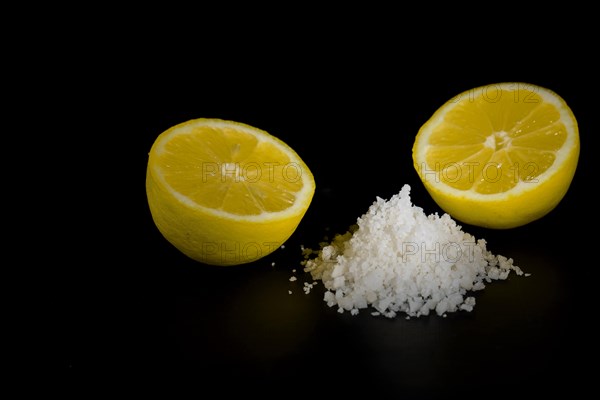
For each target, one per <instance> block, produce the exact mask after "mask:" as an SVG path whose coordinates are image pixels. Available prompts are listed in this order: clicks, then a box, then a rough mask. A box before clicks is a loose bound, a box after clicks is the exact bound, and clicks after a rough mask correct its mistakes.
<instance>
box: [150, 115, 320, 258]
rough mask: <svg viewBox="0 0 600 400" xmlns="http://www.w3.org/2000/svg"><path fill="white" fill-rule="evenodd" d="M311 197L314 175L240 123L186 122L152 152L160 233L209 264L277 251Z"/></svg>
mask: <svg viewBox="0 0 600 400" xmlns="http://www.w3.org/2000/svg"><path fill="white" fill-rule="evenodd" d="M314 191H315V181H314V178H313V175H312V173H311V171H310V169H309V168H308V166H307V165H306V164H305V163H304V161H303V160H302V159H301V158H300V156H299V155H298V154H297V153H296V152H295V151H294V150H293V149H292V148H291V147H290V146H288V145H287V144H286V143H284V142H282V141H281V140H279V139H277V138H276V137H274V136H272V135H271V134H269V133H267V132H265V131H263V130H260V129H258V128H255V127H252V126H249V125H246V124H243V123H239V122H234V121H226V120H221V119H206V118H201V119H194V120H190V121H187V122H183V123H181V124H178V125H176V126H173V127H171V128H170V129H168V130H166V131H165V132H163V133H161V134H160V135H159V136H158V137H157V138H156V140H155V142H154V144H153V145H152V148H151V149H150V153H149V158H148V166H147V173H146V194H147V197H148V204H149V207H150V212H151V214H152V218H153V220H154V222H155V224H156V226H157V227H158V229H159V231H160V232H161V233H162V235H163V236H164V237H165V238H166V239H167V240H168V241H169V242H171V243H172V244H173V245H174V246H175V247H176V248H177V249H179V250H180V251H181V252H183V253H184V254H186V255H187V256H189V257H191V258H192V259H194V260H197V261H200V262H203V263H206V264H212V265H237V264H245V263H249V262H252V261H255V260H258V259H260V258H262V257H264V256H266V255H267V254H270V253H271V252H273V251H274V250H275V249H277V248H279V247H280V246H281V245H282V244H283V243H284V242H285V241H286V240H287V239H288V238H289V237H290V236H291V235H292V233H293V232H294V231H295V230H296V228H297V227H298V225H299V223H300V221H301V219H302V218H303V216H304V215H305V213H306V211H307V209H308V207H309V205H310V203H311V200H312V197H313V194H314Z"/></svg>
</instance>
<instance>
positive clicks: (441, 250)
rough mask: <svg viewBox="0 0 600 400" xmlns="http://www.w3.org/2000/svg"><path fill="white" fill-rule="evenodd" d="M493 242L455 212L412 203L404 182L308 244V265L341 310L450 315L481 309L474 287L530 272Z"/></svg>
mask: <svg viewBox="0 0 600 400" xmlns="http://www.w3.org/2000/svg"><path fill="white" fill-rule="evenodd" d="M486 246H487V242H486V241H485V240H484V239H476V238H474V237H473V236H472V235H470V234H468V233H466V232H463V231H462V229H461V227H460V226H459V225H457V224H456V222H455V221H454V220H453V219H452V218H451V217H450V216H449V215H448V214H443V215H442V216H438V215H437V214H431V215H426V214H425V213H424V212H423V209H422V208H420V207H416V206H414V205H413V204H412V203H411V200H410V186H408V185H404V186H403V187H402V190H400V192H399V193H398V194H396V195H394V196H392V197H391V198H390V199H389V200H388V201H385V200H383V199H382V198H380V197H377V198H376V199H375V201H374V202H373V204H372V205H371V207H369V209H368V210H367V212H366V213H365V214H364V215H362V216H361V217H359V218H357V223H356V225H354V226H352V227H351V228H350V230H349V231H348V232H346V233H345V234H343V235H335V236H334V237H333V240H332V241H331V242H329V243H327V242H323V243H321V244H320V247H321V249H320V250H318V251H317V250H311V249H305V248H304V247H302V252H303V255H304V257H305V260H304V261H303V263H302V264H303V266H304V271H305V272H308V273H310V274H311V275H312V278H313V280H315V281H318V280H321V281H322V282H323V285H324V286H325V289H326V292H325V294H324V296H323V300H324V301H325V302H326V303H327V305H328V306H329V307H334V306H337V307H338V312H340V313H342V312H344V311H345V310H348V311H350V313H351V314H352V315H356V314H357V313H358V310H359V309H363V308H367V307H371V308H372V309H373V312H371V315H375V316H378V315H384V316H386V317H388V318H393V317H395V316H396V315H397V314H398V313H399V312H401V313H405V314H406V317H407V318H410V317H419V316H426V315H429V313H430V312H431V311H434V310H435V312H436V314H438V315H440V316H445V315H447V314H448V313H449V312H455V311H458V310H464V311H472V310H473V307H474V306H475V299H474V298H473V297H470V296H466V295H467V293H468V291H477V290H483V289H484V288H485V283H489V282H492V281H495V280H504V279H507V278H508V277H509V274H510V273H511V272H514V273H516V274H517V275H523V271H522V270H521V269H520V268H519V267H517V266H516V265H514V264H513V263H514V261H513V259H512V258H507V257H504V256H501V255H494V254H492V253H491V252H490V251H488V250H487V247H486ZM526 275H528V274H526ZM306 288H307V286H305V291H306Z"/></svg>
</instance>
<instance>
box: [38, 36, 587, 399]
mask: <svg viewBox="0 0 600 400" xmlns="http://www.w3.org/2000/svg"><path fill="white" fill-rule="evenodd" d="M308 26H310V24H309V25H308ZM305 28H306V29H308V27H305ZM248 29H250V27H248ZM361 32H364V31H361V30H358V31H356V32H355V34H354V35H350V36H348V35H343V34H342V33H339V32H338V33H336V32H334V31H329V32H327V34H324V35H322V36H319V37H315V38H314V39H309V38H307V37H304V36H303V35H298V36H297V37H295V38H294V39H293V40H292V39H290V38H287V37H286V38H282V39H281V41H274V40H273V37H276V36H277V31H275V30H268V29H267V30H265V32H264V35H261V36H259V37H254V36H252V38H247V37H246V36H245V35H241V34H239V35H236V39H235V40H233V41H231V42H230V41H225V43H222V42H219V43H218V45H217V44H215V43H214V42H213V40H214V37H213V36H211V37H206V36H203V35H202V34H201V33H198V34H197V36H196V37H197V41H192V42H193V43H190V44H187V43H186V45H185V46H180V47H178V46H177V45H178V43H176V42H175V41H164V40H161V36H160V34H158V35H156V36H152V37H151V38H150V39H148V38H146V40H145V41H144V43H145V44H144V47H143V49H140V47H139V42H138V41H137V39H136V38H137V36H135V35H134V36H133V37H131V36H130V37H128V40H126V41H124V42H121V43H120V45H121V46H120V47H119V48H118V49H113V47H111V46H106V47H103V46H99V47H100V48H102V49H101V50H100V51H99V52H90V53H86V54H85V57H84V58H83V59H81V60H79V63H78V64H77V66H78V69H79V71H80V73H81V71H84V72H83V73H81V74H80V75H79V77H78V78H73V77H72V76H69V73H68V72H67V73H66V74H65V71H62V73H61V74H60V75H59V78H58V79H54V80H53V83H52V84H51V85H50V87H51V88H52V89H53V90H54V91H52V93H55V90H58V89H59V88H61V87H63V86H62V84H63V83H65V82H67V81H68V82H69V84H68V91H67V92H66V96H67V97H68V98H69V100H63V101H61V104H60V106H61V107H58V108H59V110H60V111H58V112H54V113H52V117H51V121H53V122H54V123H56V124H61V126H64V125H65V121H68V124H69V126H68V129H69V130H71V131H73V132H75V133H76V134H77V135H78V136H76V137H78V138H79V139H80V142H77V143H76V144H75V146H77V147H78V148H79V150H80V151H78V152H73V153H70V154H69V156H68V157H66V158H62V159H61V160H59V161H58V165H59V167H60V169H61V171H65V173H64V174H63V175H62V179H61V181H60V182H59V183H60V184H62V185H64V187H70V188H71V189H72V187H73V185H76V187H77V188H78V198H77V199H78V200H77V201H75V200H70V201H69V202H66V201H57V207H58V206H60V209H61V210H64V212H66V213H68V214H69V215H70V216H72V217H74V218H71V219H70V220H72V221H70V223H71V224H72V225H70V227H71V228H73V229H72V230H70V232H75V233H74V234H71V235H68V237H65V236H63V235H60V234H58V233H56V232H57V231H55V230H54V229H53V228H50V227H57V226H60V225H62V224H64V222H63V221H64V219H63V218H62V217H61V215H59V214H58V213H57V214H56V215H54V216H53V217H52V218H53V219H52V220H51V221H49V224H48V225H47V226H49V228H48V232H49V233H50V234H52V235H55V236H58V237H56V239H58V243H59V244H58V245H56V246H52V247H51V249H49V250H48V252H47V253H46V256H49V257H52V258H54V259H58V260H60V263H61V264H62V265H63V266H64V267H62V268H60V269H59V270H58V272H53V273H52V274H50V273H47V275H48V276H51V277H52V280H53V282H55V283H56V285H54V290H53V291H52V294H51V297H48V298H46V299H45V300H44V301H43V302H41V303H42V304H40V306H42V307H46V308H48V310H49V311H51V312H50V315H51V320H52V324H51V327H50V328H48V326H47V325H44V327H45V328H44V329H45V330H48V329H49V330H51V331H52V332H53V333H56V335H53V336H52V337H56V338H57V339H54V340H53V341H51V342H50V345H51V347H52V348H53V349H54V350H55V352H54V353H56V354H55V355H56V356H57V357H56V358H55V359H56V360H58V363H57V364H58V368H59V369H60V370H61V371H63V372H64V373H65V376H66V377H67V380H66V381H65V382H66V386H65V388H66V390H67V391H74V392H76V393H87V392H94V391H97V390H102V389H108V390H111V391H112V390H113V389H114V390H120V391H132V392H140V391H143V392H144V393H155V392H157V391H159V390H160V391H162V390H165V391H166V393H173V392H174V391H180V390H185V391H187V392H188V393H191V394H192V395H202V394H206V393H208V392H209V391H210V390H217V391H218V393H221V394H223V395H226V394H229V393H231V392H233V391H236V390H243V391H244V392H245V393H247V394H250V393H256V394H264V395H268V394H269V395H270V394H274V395H278V396H287V395H294V394H301V395H306V396H313V395H319V394H336V395H341V394H353V393H356V392H357V391H360V390H364V389H367V390H368V392H367V393H369V394H370V395H371V396H374V397H379V396H381V397H383V396H407V395H410V396H414V397H416V398H423V397H428V396H430V395H440V394H448V393H450V394H456V395H458V394H464V395H467V396H470V395H477V394H478V393H485V396H486V397H490V396H492V397H493V396H494V395H496V394H502V395H505V394H508V393H511V392H512V391H513V390H517V389H518V390H520V392H519V393H538V394H541V393H544V394H545V393H552V392H554V391H555V390H558V389H565V388H569V389H572V390H579V389H581V388H582V387H583V386H584V385H586V384H587V383H588V381H587V374H586V370H585V367H584V366H583V364H582V362H581V361H580V360H581V359H585V358H586V357H588V356H589V353H590V351H591V349H592V347H591V346H590V343H591V337H592V333H591V331H592V330H591V328H589V326H590V325H589V324H591V322H592V320H593V313H591V312H590V308H589V307H590V306H589V304H591V303H589V302H588V299H589V298H590V297H591V295H590V293H592V292H593V289H592V287H593V285H592V284H593V282H594V276H595V271H594V269H595V268H596V264H597V263H596V262H595V261H593V260H594V257H593V256H592V252H593V250H594V248H595V247H594V245H593V244H592V243H591V240H588V239H586V238H587V237H589V235H588V234H587V233H585V232H584V231H583V230H582V228H581V227H583V226H585V224H586V223H589V222H592V223H593V222H594V221H595V215H593V212H592V210H593V209H594V208H593V203H592V200H591V197H592V196H593V195H592V194H591V192H590V189H589V187H590V186H589V184H590V182H593V179H594V178H593V176H592V175H591V174H592V172H591V171H592V168H593V167H592V165H593V148H594V147H593V145H592V143H593V141H594V140H595V135H596V131H597V128H596V118H595V117H596V114H597V112H596V111H595V106H594V105H592V104H591V103H593V101H592V102H591V101H590V96H592V99H593V96H596V95H597V88H598V87H597V79H596V78H595V77H593V76H592V75H590V74H588V72H589V71H591V70H592V66H591V65H590V64H589V60H587V59H584V58H583V57H582V55H579V54H577V55H576V56H573V55H571V56H573V57H570V58H568V59H566V58H561V57H559V58H558V59H556V60H554V59H553V60H552V62H551V61H549V60H547V59H545V58H544V57H541V56H539V54H538V55H535V56H534V55H532V54H530V53H528V52H527V51H522V52H518V51H517V50H515V49H516V47H515V46H511V45H509V44H508V43H503V42H495V44H494V45H493V46H491V45H490V46H489V47H488V49H489V51H482V52H476V51H475V49H476V47H477V46H474V45H471V44H470V43H469V42H468V41H465V42H461V43H462V44H461V46H457V50H456V51H455V52H452V50H453V46H452V45H451V44H450V43H448V42H447V41H446V39H447V37H445V36H443V35H441V36H438V37H437V39H434V40H432V41H431V43H423V44H421V45H419V46H415V45H413V43H412V41H411V40H408V39H407V38H406V37H404V39H394V38H395V37H397V36H396V35H395V32H394V29H393V28H390V31H389V32H388V31H386V32H378V33H377V34H371V35H368V36H363V35H362V34H361ZM204 33H206V32H204ZM453 37H454V38H455V39H456V37H457V36H453ZM266 38H271V40H270V41H269V42H268V43H265V41H266ZM383 38H385V39H386V41H385V43H382V41H381V40H382V39H383ZM100 44H101V43H100ZM442 44H443V45H442ZM442 50H450V52H451V53H452V54H449V55H444V54H443V52H442ZM551 54H554V55H562V53H561V52H560V51H558V50H557V51H555V52H553V53H551ZM573 59H577V60H578V61H577V67H575V68H574V67H573V65H572V60H573ZM82 67H83V68H82ZM573 69H575V71H573ZM63 77H64V78H63ZM505 81H518V82H527V83H532V84H537V85H541V86H544V87H547V88H549V89H551V90H554V91H555V92H557V93H558V94H559V95H560V96H562V97H563V98H564V99H565V100H566V102H567V103H568V104H569V105H570V107H571V108H572V110H573V112H574V114H575V116H576V117H577V119H578V123H579V129H580V136H581V143H582V151H581V156H580V162H579V166H578V170H577V173H576V176H575V178H574V181H573V183H572V186H571V188H570V190H569V192H568V193H567V195H566V197H565V198H564V199H563V201H562V202H561V203H560V204H559V206H558V207H557V208H556V209H555V210H553V211H552V212H551V213H550V214H549V215H547V216H546V217H544V218H543V219H541V220H539V221H536V222H533V223H531V224H529V225H527V226H524V227H520V228H515V229H511V230H504V231H495V230H488V229H482V228H478V227H473V226H469V225H464V224H463V230H465V231H467V232H469V233H472V234H473V235H475V236H476V237H477V238H485V239H486V240H487V242H488V249H489V250H491V251H492V252H493V253H495V254H502V255H505V256H507V257H512V258H513V259H514V260H515V264H517V265H519V266H520V267H521V268H522V269H523V270H524V271H525V272H530V273H532V276H531V277H528V278H524V277H516V276H515V275H511V276H510V278H509V279H508V280H507V281H505V282H496V283H493V284H490V285H489V286H488V287H487V288H486V289H485V290H484V291H482V292H478V293H476V294H475V297H476V299H477V305H476V307H475V309H474V311H473V312H471V313H466V312H458V313H451V314H448V316H447V318H441V317H438V316H437V315H431V316H428V317H421V318H417V319H415V318H413V319H411V320H405V319H404V318H403V316H400V317H398V318H395V319H385V318H383V317H378V318H375V317H373V316H371V315H370V313H369V312H364V311H363V312H361V313H360V314H359V315H357V316H351V315H350V314H349V313H344V314H339V313H337V311H336V310H335V309H334V308H328V307H327V305H326V304H325V302H323V301H322V294H323V287H322V285H318V286H316V287H315V288H314V289H313V291H312V292H311V293H310V294H309V295H305V294H304V293H303V292H302V290H301V286H302V284H303V282H305V281H311V280H310V279H309V276H307V275H305V274H304V273H303V272H302V267H301V265H300V261H301V260H302V256H301V252H300V245H305V246H307V247H312V248H316V247H317V246H318V243H319V242H320V241H321V240H322V239H323V237H324V236H325V235H329V236H330V237H331V235H332V234H334V233H343V232H345V231H346V229H347V228H348V227H349V226H350V225H351V224H353V223H354V222H355V221H356V218H357V217H359V216H361V215H362V214H363V213H364V212H365V211H366V210H367V209H368V207H369V206H370V205H371V203H372V202H373V201H374V200H375V197H376V196H379V197H382V198H386V199H387V198H389V197H390V196H392V195H393V194H395V193H397V192H398V191H399V190H400V188H401V187H402V185H404V184H410V185H411V187H412V190H411V195H412V200H413V203H414V204H415V205H418V206H420V207H422V208H423V209H424V210H425V212H427V213H433V212H441V210H440V209H439V208H438V207H437V206H436V204H435V203H434V202H433V201H432V200H431V198H430V197H429V196H428V194H427V193H426V191H425V189H424V187H423V186H422V184H421V183H420V181H419V179H418V176H417V174H416V172H415V171H414V168H413V166H412V158H411V147H412V143H413V141H414V137H415V135H416V133H417V131H418V129H419V127H420V126H421V125H422V124H423V123H424V122H425V121H426V120H427V119H428V118H429V117H430V116H431V114H432V113H433V112H434V111H435V110H436V109H437V108H438V107H439V106H441V105H442V104H443V103H444V102H445V101H447V100H448V99H450V98H451V97H452V96H454V95H456V94H458V93H460V92H462V91H465V90H467V89H471V88H474V87H477V86H480V85H485V84H492V83H497V82H505ZM594 88H595V89H596V90H595V91H594ZM590 92H591V94H590ZM45 93H46V95H48V93H49V90H46V91H45ZM63 94H64V92H63ZM48 97H52V96H48ZM74 114H76V115H77V117H73V115H74ZM199 117H210V118H222V119H229V120H235V121H239V122H244V123H247V124H250V125H253V126H256V127H258V128H261V129H263V130H266V131H268V132H270V133H271V134H273V135H275V136H277V137H279V138H280V139H282V140H283V141H285V142H286V143H288V144H289V145H290V146H291V147H292V148H294V149H295V150H296V151H297V153H298V154H299V155H300V156H301V157H302V158H303V159H304V161H305V162H306V164H307V165H308V166H309V167H310V168H311V170H312V171H313V173H314V175H315V180H316V184H317V189H316V192H315V196H314V199H313V202H312V204H311V207H310V208H309V210H308V212H307V214H306V216H305V218H304V219H303V220H302V222H301V224H300V226H299V227H298V229H297V231H296V232H295V233H294V234H293V236H292V237H291V238H290V239H289V240H288V242H286V244H285V248H284V249H279V250H277V251H276V252H274V253H273V254H271V255H269V256H267V257H265V258H264V259H262V260H259V261H257V262H255V263H253V264H249V265H242V266H236V267H228V268H219V267H213V266H208V265H203V264H200V263H197V262H194V261H192V260H190V259H188V258H187V257H185V256H184V255H182V254H181V253H179V252H178V251H177V250H176V249H175V248H174V247H172V246H171V245H170V244H169V243H168V242H167V241H166V240H165V239H164V238H163V237H162V236H161V235H160V233H159V232H158V230H157V229H156V227H155V226H154V224H153V221H152V219H151V216H150V213H149V210H148V206H147V202H146V194H145V186H144V184H145V183H144V182H145V172H146V162H147V154H148V151H149V150H150V147H151V145H152V143H153V141H154V139H155V138H156V137H157V136H158V135H159V134H160V133H161V132H162V131H164V130H165V129H167V128H169V127H171V126H172V125H175V124H177V123H180V122H183V121H186V120H188V119H192V118H199ZM90 124H91V125H92V126H90ZM79 127H80V128H81V130H80V129H79ZM63 138H64V141H65V143H67V142H68V143H71V145H72V140H71V139H70V138H67V137H66V136H64V137H63ZM73 166H77V168H73ZM80 166H81V167H80ZM67 171H69V172H67ZM88 172H89V173H90V174H89V177H88V175H87V174H88ZM81 174H83V176H85V177H84V178H82V175H81ZM83 199H86V200H89V201H84V202H82V201H80V200H83ZM582 222H583V224H582ZM592 226H593V225H592ZM593 230H594V228H592V231H593ZM591 235H593V233H591ZM272 263H275V266H274V267H273V266H271V264H272ZM292 269H296V271H297V272H296V274H295V275H296V276H297V277H298V278H299V279H298V281H296V282H290V281H289V277H290V276H291V275H292ZM288 290H292V291H293V294H292V295H289V294H288ZM54 365H55V366H56V364H54ZM75 388H77V389H75ZM117 388H118V389H117ZM482 391H483V392H482Z"/></svg>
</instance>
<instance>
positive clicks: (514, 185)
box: [412, 82, 580, 229]
mask: <svg viewBox="0 0 600 400" xmlns="http://www.w3.org/2000/svg"><path fill="white" fill-rule="evenodd" d="M579 147H580V142H579V131H578V126H577V120H576V118H575V116H574V114H573V112H572V111H571V109H570V108H569V106H568V105H567V103H566V102H565V101H564V100H563V99H562V98H561V97H560V96H559V95H558V94H556V93H555V92H553V91H552V90H549V89H546V88H544V87H540V86H537V85H533V84H528V83H522V82H506V83H498V84H491V85H486V86H481V87H477V88H474V89H470V90H467V91H465V92H463V93H461V94H459V95H457V96H455V97H454V98H452V99H451V100H449V101H448V102H446V103H445V104H444V105H443V106H442V107H440V108H439V109H438V110H437V111H436V112H435V113H434V114H433V115H432V117H431V118H430V119H429V120H428V121H427V122H426V123H425V124H424V125H423V126H422V127H421V129H420V130H419V132H418V134H417V136H416V138H415V142H414V146H413V149H412V151H413V161H414V166H415V169H416V171H417V173H418V175H419V177H420V178H421V180H422V181H423V183H424V185H425V188H426V189H427V191H428V192H429V193H430V195H431V196H432V198H433V199H434V200H435V202H436V203H437V204H438V205H439V206H440V207H441V208H442V209H443V210H444V211H445V212H447V213H448V214H450V215H451V216H452V217H454V218H456V219H458V220H460V221H463V222H465V223H468V224H472V225H477V226H482V227H488V228H498V229H506V228H513V227H517V226H522V225H525V224H527V223H530V222H532V221H535V220H537V219H539V218H541V217H543V216H545V215H546V214H548V213H549V212H550V211H551V210H553V209H554V208H555V207H556V206H557V205H558V203H559V202H560V201H561V200H562V199H563V197H564V196H565V194H566V193H567V191H568V189H569V186H570V184H571V181H572V179H573V176H574V174H575V170H576V168H577V163H578V159H579Z"/></svg>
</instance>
